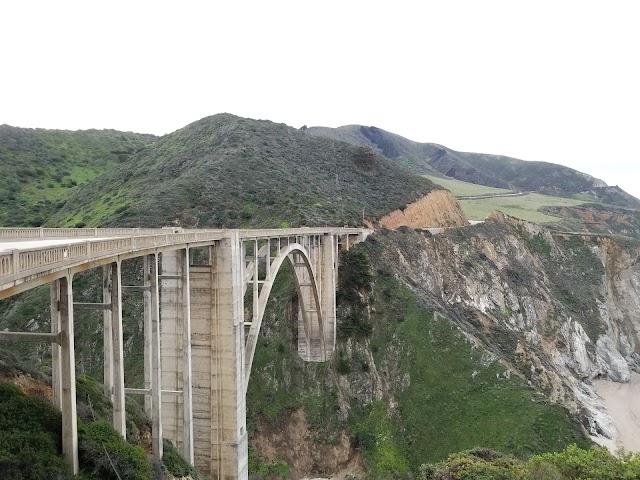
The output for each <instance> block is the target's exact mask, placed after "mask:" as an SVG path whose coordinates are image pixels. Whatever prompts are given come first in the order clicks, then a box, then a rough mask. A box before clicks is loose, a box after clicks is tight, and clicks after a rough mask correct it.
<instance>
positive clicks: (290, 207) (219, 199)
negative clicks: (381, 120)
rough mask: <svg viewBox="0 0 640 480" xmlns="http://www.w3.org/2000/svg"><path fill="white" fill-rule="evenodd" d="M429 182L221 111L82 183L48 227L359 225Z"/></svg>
mask: <svg viewBox="0 0 640 480" xmlns="http://www.w3.org/2000/svg"><path fill="white" fill-rule="evenodd" d="M434 188H435V187H434V185H433V184H432V183H431V182H430V181H429V180H427V179H422V178H419V177H417V176H415V175H412V174H411V173H410V172H408V171H406V170H405V169H403V168H400V167H398V166H396V165H394V164H393V163H392V162H391V161H389V160H388V159H387V158H385V157H383V156H382V155H379V154H378V153H376V152H375V151H373V150H371V149H368V148H364V147H357V146H352V145H349V144H346V143H342V142H333V141H330V140H327V139H323V138H318V137H314V136H312V135H308V134H307V133H305V132H304V131H299V130H295V129H293V128H290V127H287V126H285V125H281V124H274V123H271V122H267V121H257V120H249V119H243V118H239V117H235V116H233V115H228V114H222V115H215V116H212V117H207V118H204V119H202V120H199V121H197V122H195V123H193V124H191V125H188V126H187V127H185V128H183V129H181V130H178V131H176V132H174V133H172V134H170V135H166V136H164V137H162V138H161V139H159V140H158V141H157V142H155V143H154V144H153V145H151V146H150V147H149V148H146V149H145V150H143V151H141V152H139V153H138V154H136V155H135V156H134V158H132V159H131V161H130V162H127V163H125V164H123V165H121V166H120V168H118V169H114V170H113V171H111V172H109V173H106V174H105V175H102V176H100V177H99V178H97V179H95V181H93V182H90V183H89V184H86V185H83V186H82V187H81V188H80V189H78V191H77V192H74V195H73V196H72V197H71V201H70V202H68V203H67V204H66V205H65V206H64V207H63V209H62V210H61V211H60V212H59V213H58V214H56V215H54V216H53V218H51V219H50V220H49V221H48V225H56V226H72V225H76V224H79V223H81V224H86V225H87V226H104V225H118V226H163V225H173V224H179V225H184V226H188V227H196V226H197V227H277V226H279V225H281V224H282V222H287V223H288V224H289V225H290V226H292V227H296V226H304V225H308V226H313V225H325V224H330V225H342V224H345V223H346V224H350V225H361V224H362V220H363V218H362V217H363V212H364V216H365V217H366V218H369V219H373V220H375V219H378V218H380V217H381V216H383V215H384V214H386V213H388V212H389V211H391V210H393V208H395V207H396V206H397V205H401V204H408V203H411V202H413V201H415V200H417V199H418V198H419V197H421V196H423V195H425V194H427V193H428V192H429V191H431V190H432V189H434Z"/></svg>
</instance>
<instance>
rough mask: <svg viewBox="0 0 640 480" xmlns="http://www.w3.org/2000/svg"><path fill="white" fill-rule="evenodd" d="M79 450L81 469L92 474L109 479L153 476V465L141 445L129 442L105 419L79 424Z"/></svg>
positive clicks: (145, 478) (133, 478) (146, 479)
mask: <svg viewBox="0 0 640 480" xmlns="http://www.w3.org/2000/svg"><path fill="white" fill-rule="evenodd" d="M78 450H79V456H80V462H81V464H82V469H83V470H84V471H85V472H86V473H88V474H90V475H91V476H94V477H97V478H101V479H109V480H117V479H125V478H126V479H130V480H149V479H150V478H152V477H153V467H152V466H151V463H150V462H149V460H148V459H147V454H146V453H145V451H144V450H143V449H142V447H139V446H136V445H132V444H130V443H127V441H126V440H125V439H124V438H122V436H121V435H120V434H119V433H118V432H116V431H115V430H114V429H113V427H111V425H109V424H108V423H107V422H105V421H104V420H98V421H97V422H92V423H88V424H87V423H84V422H79V423H78Z"/></svg>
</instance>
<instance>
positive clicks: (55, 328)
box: [50, 280, 62, 410]
mask: <svg viewBox="0 0 640 480" xmlns="http://www.w3.org/2000/svg"><path fill="white" fill-rule="evenodd" d="M50 285H51V333H54V334H57V333H60V330H61V326H60V310H59V306H60V280H54V281H53V282H51V284H50ZM61 355H62V354H61V351H60V345H58V344H57V343H52V344H51V389H52V390H53V404H54V405H55V406H56V407H57V408H58V409H60V410H61V409H62V383H61V377H62V370H61Z"/></svg>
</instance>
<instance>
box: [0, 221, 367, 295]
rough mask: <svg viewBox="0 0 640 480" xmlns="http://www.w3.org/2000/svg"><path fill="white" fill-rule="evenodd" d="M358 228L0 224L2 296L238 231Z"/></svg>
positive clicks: (285, 233) (272, 233) (271, 234)
mask: <svg viewBox="0 0 640 480" xmlns="http://www.w3.org/2000/svg"><path fill="white" fill-rule="evenodd" d="M364 231H366V230H365V229H361V228H336V227H324V228H304V227H303V228H287V229H262V230H204V229H202V230H193V229H192V230H189V229H182V228H174V227H169V228H162V229H142V228H105V229H100V228H76V229H74V228H62V229H56V228H0V299H2V298H7V297H9V296H11V295H14V294H16V293H19V292H21V291H25V290H28V289H29V288H33V287H35V286H37V285H40V284H46V283H49V282H51V281H52V280H55V276H56V275H58V276H59V275H62V274H63V272H65V271H67V270H68V269H72V268H77V269H79V270H78V271H81V270H82V269H83V267H82V266H85V267H84V268H86V267H88V266H91V267H93V266H99V265H101V264H104V263H108V262H109V261H110V259H113V258H114V257H118V256H119V257H121V258H133V257H138V256H142V255H145V254H148V253H149V252H151V251H153V252H162V251H166V250H172V249H176V248H181V247H183V246H186V245H188V246H190V247H199V246H206V245H212V244H213V243H214V242H215V241H218V240H221V239H223V238H228V237H229V236H230V235H231V233H232V232H237V233H238V237H239V238H240V239H241V240H246V239H267V238H275V237H280V238H283V237H296V236H299V235H300V236H301V235H304V236H307V235H324V234H332V235H359V234H361V233H363V232H364Z"/></svg>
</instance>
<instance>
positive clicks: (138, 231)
mask: <svg viewBox="0 0 640 480" xmlns="http://www.w3.org/2000/svg"><path fill="white" fill-rule="evenodd" d="M173 230H174V229H173V228H169V229H162V228H39V227H38V228H11V227H9V228H8V227H1V228H0V240H33V239H37V238H86V237H121V236H127V237H128V236H137V235H156V234H160V233H162V232H167V231H169V232H172V231H173Z"/></svg>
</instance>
